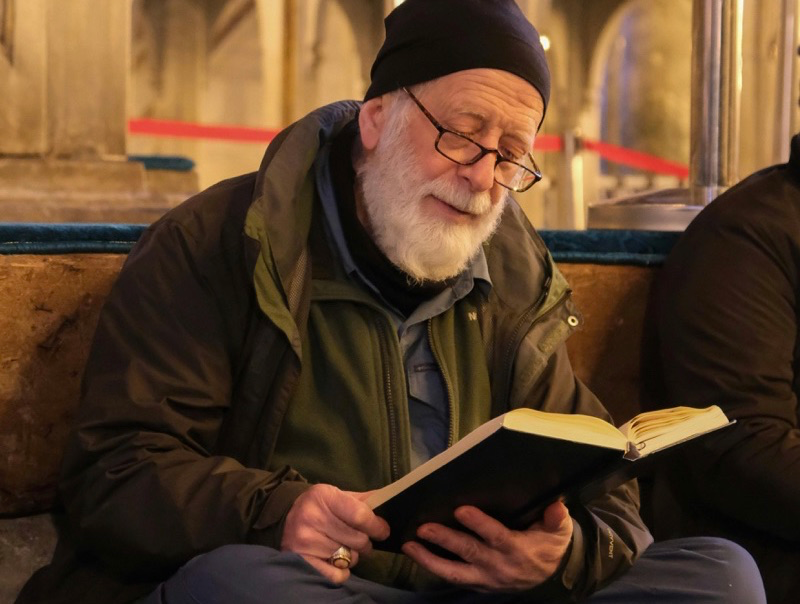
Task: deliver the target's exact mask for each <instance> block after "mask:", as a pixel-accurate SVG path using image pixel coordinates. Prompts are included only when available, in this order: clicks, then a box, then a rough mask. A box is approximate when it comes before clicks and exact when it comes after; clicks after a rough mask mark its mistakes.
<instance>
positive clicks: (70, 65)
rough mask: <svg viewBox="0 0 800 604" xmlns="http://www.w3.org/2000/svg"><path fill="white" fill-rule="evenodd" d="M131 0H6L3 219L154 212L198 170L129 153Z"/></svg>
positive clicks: (0, 141)
mask: <svg viewBox="0 0 800 604" xmlns="http://www.w3.org/2000/svg"><path fill="white" fill-rule="evenodd" d="M130 39H131V0H69V1H67V2H65V1H63V0H0V87H2V93H3V94H2V102H0V221H6V222H61V221H91V222H103V221H113V222H149V221H152V220H154V219H155V218H157V217H158V216H160V215H161V214H162V213H163V212H164V211H166V209H168V208H169V207H171V206H173V205H175V204H177V203H178V202H179V201H180V200H182V199H184V198H185V197H186V196H187V194H189V193H191V192H193V191H194V190H196V176H195V175H194V173H174V178H171V177H170V175H168V174H166V171H159V173H158V174H155V173H153V174H150V175H148V173H147V171H146V170H145V168H144V165H143V164H141V163H138V162H131V161H127V157H126V134H127V111H126V84H127V80H128V73H129V69H128V63H129V59H128V57H129V52H130Z"/></svg>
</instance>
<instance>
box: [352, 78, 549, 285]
mask: <svg viewBox="0 0 800 604" xmlns="http://www.w3.org/2000/svg"><path fill="white" fill-rule="evenodd" d="M417 96H418V98H419V100H420V101H421V102H422V103H423V104H424V106H425V107H426V108H427V109H428V111H429V112H430V113H431V114H432V115H433V116H434V117H435V118H436V119H437V120H438V121H439V122H440V123H441V124H442V125H443V126H444V127H446V128H448V129H451V130H455V131H457V132H460V133H463V134H465V135H467V136H469V137H470V138H471V139H473V140H475V141H477V142H479V143H480V144H482V145H483V146H485V147H488V148H499V149H500V150H501V151H502V152H503V153H504V154H506V155H513V156H515V157H518V156H520V155H521V154H522V153H524V152H527V151H529V150H530V148H531V146H532V144H533V138H534V136H535V133H536V129H537V126H538V124H539V122H540V120H541V117H542V112H543V103H542V99H541V96H540V95H539V93H538V92H537V91H536V90H535V89H534V88H533V87H532V86H531V85H530V84H528V83H527V82H525V81H524V80H522V79H521V78H519V77H517V76H514V75H512V74H510V73H507V72H504V71H498V70H490V69H475V70H468V71H462V72H458V73H455V74H451V75H448V76H445V77H443V78H440V79H439V80H436V81H435V82H432V83H430V84H428V85H426V86H424V87H422V89H421V90H420V91H419V94H418V95H417ZM382 103H383V105H382V108H381V109H380V112H382V113H381V114H380V115H379V116H378V117H379V124H380V127H379V137H378V138H377V143H376V144H375V145H374V147H373V148H371V149H370V148H369V146H368V145H366V144H365V148H366V150H367V154H366V158H365V160H364V161H363V162H362V164H361V165H360V166H359V168H358V175H359V183H360V186H361V193H362V195H361V204H360V207H359V217H360V218H361V219H362V222H364V224H365V226H366V228H367V230H368V231H369V232H370V234H371V235H372V237H373V239H374V240H375V242H376V244H377V245H378V247H379V248H380V249H381V250H382V251H383V253H384V254H386V255H387V257H388V258H389V259H390V260H391V261H392V262H393V263H394V264H396V265H397V266H399V267H400V268H402V269H403V270H404V271H405V272H407V273H408V274H409V275H411V276H412V277H413V278H415V279H417V280H419V281H424V280H433V281H439V280H442V279H446V278H448V277H452V276H454V275H456V274H458V273H459V272H461V271H463V270H464V269H465V268H466V266H467V265H468V264H469V262H470V261H471V260H472V258H474V256H475V254H476V253H477V251H478V249H479V247H480V245H481V244H482V243H483V242H484V241H485V240H486V239H488V238H489V237H490V236H491V234H492V233H493V232H494V229H495V228H496V227H497V224H498V223H499V220H500V216H501V214H502V212H503V207H504V204H505V200H506V197H507V194H508V190H507V189H505V188H503V187H501V186H500V185H498V184H497V183H495V182H494V166H495V162H496V156H495V154H487V155H486V156H484V157H483V158H482V159H481V160H480V161H478V162H477V163H475V164H473V165H471V166H463V165H459V164H456V163H454V162H452V161H450V160H449V159H447V158H445V157H444V156H442V155H440V154H439V153H438V152H437V151H436V149H435V147H434V143H435V141H436V137H437V134H438V133H437V130H436V128H435V127H434V126H433V124H431V122H430V121H429V120H428V119H427V118H426V117H425V115H424V114H423V113H422V111H421V110H420V109H419V108H418V107H417V106H416V105H414V104H413V102H412V101H411V100H410V99H408V97H407V96H406V95H405V93H402V92H401V93H400V95H395V97H394V99H393V102H391V101H388V100H387V98H386V97H383V99H382ZM365 108H367V106H366V105H365ZM368 110H369V109H368ZM363 139H364V137H363V136H362V140H363Z"/></svg>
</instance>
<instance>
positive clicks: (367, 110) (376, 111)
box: [358, 95, 388, 151]
mask: <svg viewBox="0 0 800 604" xmlns="http://www.w3.org/2000/svg"><path fill="white" fill-rule="evenodd" d="M387 109H388V107H387V106H386V103H385V102H384V96H383V95H381V96H379V97H375V98H373V99H370V100H368V101H367V102H365V103H364V104H363V105H361V111H359V113H358V127H359V130H360V131H361V144H362V146H363V147H364V149H366V150H367V151H372V150H374V149H375V147H377V145H378V140H380V138H381V132H383V125H384V124H385V123H386V110H387Z"/></svg>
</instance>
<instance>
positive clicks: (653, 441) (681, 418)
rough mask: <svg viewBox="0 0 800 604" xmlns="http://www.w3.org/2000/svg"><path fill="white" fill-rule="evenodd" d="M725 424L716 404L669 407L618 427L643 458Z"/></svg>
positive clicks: (720, 410)
mask: <svg viewBox="0 0 800 604" xmlns="http://www.w3.org/2000/svg"><path fill="white" fill-rule="evenodd" d="M728 423H730V422H729V420H728V418H727V417H726V416H725V413H723V411H722V409H720V408H719V407H717V406H716V405H713V406H711V407H706V408H704V409H697V408H695V407H671V408H669V409H659V410H657V411H648V412H646V413H640V414H639V415H637V416H636V417H634V418H633V419H631V420H630V421H629V422H627V423H626V424H624V425H622V426H621V427H620V431H621V432H623V433H624V434H626V435H627V436H628V438H629V439H630V440H631V441H632V442H634V443H635V444H636V447H637V449H638V450H639V453H640V454H641V455H647V454H648V453H652V452H654V451H658V450H659V449H663V448H664V447H667V446H669V445H672V444H675V443H678V442H681V441H682V440H686V439H687V438H689V437H691V436H695V435H699V434H703V433H704V432H708V431H710V430H714V429H715V428H719V427H721V426H725V425H727V424H728Z"/></svg>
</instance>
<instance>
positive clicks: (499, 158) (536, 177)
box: [403, 86, 542, 193]
mask: <svg viewBox="0 0 800 604" xmlns="http://www.w3.org/2000/svg"><path fill="white" fill-rule="evenodd" d="M403 92H405V93H406V94H407V95H408V96H409V97H411V100H412V101H414V103H415V104H416V105H417V107H419V110H420V111H422V113H423V114H424V115H425V117H426V118H428V121H429V122H430V123H431V124H433V127H434V128H436V130H437V131H438V132H439V135H438V136H437V137H436V142H435V143H434V147H435V148H436V151H438V152H439V154H440V155H442V156H443V157H446V158H447V159H449V160H450V161H451V162H453V163H456V164H459V165H461V166H471V165H473V164H477V163H478V162H479V161H481V160H482V159H483V158H484V157H485V156H486V155H488V154H489V153H494V154H495V155H496V160H495V162H494V168H495V171H496V170H497V165H498V164H499V163H500V162H507V163H510V164H514V165H515V166H517V167H518V168H521V169H523V170H525V171H526V172H530V173H531V174H533V180H532V181H531V182H530V183H528V184H527V185H526V186H524V187H517V188H514V187H510V186H508V185H506V184H504V183H502V182H500V181H499V180H497V176H495V177H494V181H495V182H496V183H497V184H498V185H500V186H501V187H505V188H506V189H508V190H509V191H514V192H515V193H524V192H525V191H527V190H528V189H530V188H531V187H532V186H533V185H535V184H536V183H537V182H539V181H540V180H542V172H541V170H539V166H538V165H537V163H536V160H535V159H534V158H533V153H531V152H530V151H529V152H528V153H526V155H527V156H528V158H529V159H530V160H531V163H532V164H533V169H532V170H531V169H530V168H528V167H527V166H523V165H522V164H521V163H519V162H517V161H514V160H513V159H509V158H507V157H505V156H504V155H503V154H502V153H500V151H499V150H498V149H490V148H489V147H484V146H483V145H481V144H480V143H479V142H477V141H474V140H472V139H471V138H470V137H468V136H466V135H464V134H461V133H460V132H456V131H455V130H450V129H449V128H445V127H444V126H442V125H441V124H440V123H439V121H438V120H437V119H436V118H435V117H433V116H432V115H431V113H430V111H428V110H427V109H425V106H424V105H423V104H422V103H421V102H420V100H419V99H418V98H417V97H415V96H414V94H413V93H412V92H411V91H410V90H409V89H408V88H406V87H405V86H403ZM445 133H449V134H452V135H454V136H457V137H459V138H462V139H464V140H465V141H468V142H470V143H472V144H473V145H475V146H476V147H478V149H480V150H481V151H480V153H479V154H478V155H476V156H475V157H474V158H472V159H471V160H470V161H466V162H463V161H458V160H456V159H453V158H452V157H450V156H449V155H447V154H446V153H445V152H444V151H442V150H441V149H440V148H439V141H441V140H442V136H444V134H445Z"/></svg>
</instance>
